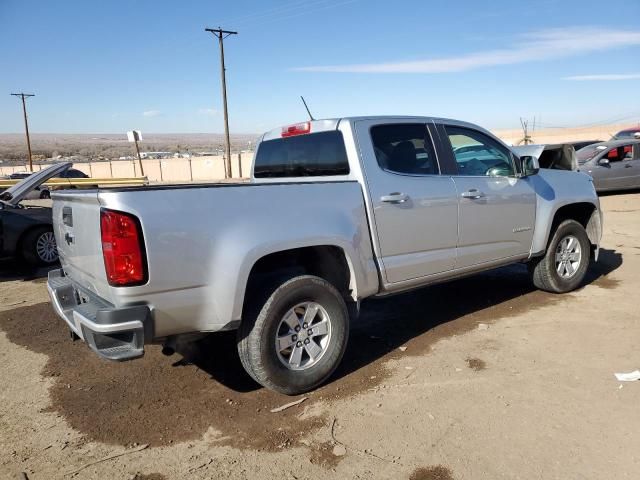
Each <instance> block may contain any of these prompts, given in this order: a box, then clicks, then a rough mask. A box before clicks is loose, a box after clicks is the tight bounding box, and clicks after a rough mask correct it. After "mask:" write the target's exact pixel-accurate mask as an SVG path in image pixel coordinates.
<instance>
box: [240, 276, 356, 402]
mask: <svg viewBox="0 0 640 480" xmlns="http://www.w3.org/2000/svg"><path fill="white" fill-rule="evenodd" d="M261 298H262V300H260V299H261ZM265 298H266V300H265ZM348 337H349V314H348V311H347V307H346V304H345V301H344V299H343V298H342V295H340V293H339V292H338V291H337V290H336V289H335V287H334V286H333V285H331V284H330V283H329V282H327V281H326V280H324V279H322V278H319V277H315V276H311V275H303V276H298V277H295V278H292V279H290V280H287V281H284V282H282V283H280V284H279V285H277V286H276V287H275V288H271V289H266V291H263V294H262V295H261V296H260V295H256V296H255V301H254V302H251V303H250V304H249V305H248V306H247V309H246V315H245V318H243V320H242V323H241V325H240V328H239V330H238V353H239V355H240V359H241V361H242V364H243V366H244V367H245V369H246V370H247V373H249V375H250V376H251V377H253V378H254V379H255V380H256V381H257V382H258V383H260V384H262V385H263V386H265V387H267V388H270V389H272V390H275V391H278V392H280V393H284V394H286V395H297V394H300V393H304V392H307V391H309V390H312V389H313V388H315V387H317V386H318V385H320V384H321V383H322V382H324V381H325V380H326V379H327V378H328V377H329V376H330V375H331V374H332V373H333V372H334V370H335V369H336V367H337V366H338V364H339V363H340V361H341V360H342V356H343V354H344V351H345V349H346V346H347V340H348Z"/></svg>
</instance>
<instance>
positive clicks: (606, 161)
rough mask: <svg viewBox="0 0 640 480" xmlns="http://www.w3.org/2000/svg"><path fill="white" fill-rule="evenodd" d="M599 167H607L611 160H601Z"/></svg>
mask: <svg viewBox="0 0 640 480" xmlns="http://www.w3.org/2000/svg"><path fill="white" fill-rule="evenodd" d="M598 165H602V166H603V167H606V166H608V165H609V159H608V158H601V159H600V160H599V161H598Z"/></svg>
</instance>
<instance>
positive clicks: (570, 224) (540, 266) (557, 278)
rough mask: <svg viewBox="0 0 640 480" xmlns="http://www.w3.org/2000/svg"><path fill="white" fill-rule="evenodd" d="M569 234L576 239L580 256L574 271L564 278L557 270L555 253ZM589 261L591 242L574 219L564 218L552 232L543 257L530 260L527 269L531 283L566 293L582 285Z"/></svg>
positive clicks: (550, 290)
mask: <svg viewBox="0 0 640 480" xmlns="http://www.w3.org/2000/svg"><path fill="white" fill-rule="evenodd" d="M569 236H571V237H573V238H575V239H576V240H577V241H578V243H579V245H580V253H581V256H580V261H579V264H578V266H577V268H575V269H574V273H573V274H571V276H570V277H568V278H566V277H563V276H562V275H560V273H559V272H558V269H557V264H556V253H557V250H558V244H559V243H560V242H561V241H563V240H564V239H566V238H568V237H569ZM590 261H591V243H590V242H589V237H588V236H587V232H586V231H585V229H584V227H583V226H582V225H580V224H579V223H578V222H576V221H575V220H564V221H563V222H562V223H560V225H558V227H557V228H556V230H555V231H554V232H553V236H552V237H551V240H550V241H549V244H548V246H547V251H546V253H545V255H544V257H541V258H539V259H536V260H535V261H533V262H531V263H530V264H529V271H530V272H531V276H532V279H533V284H534V285H535V286H536V287H537V288H539V289H540V290H544V291H546V292H552V293H566V292H570V291H572V290H575V289H576V288H578V287H580V285H582V281H583V280H584V276H585V274H586V273H587V269H588V268H589V262H590Z"/></svg>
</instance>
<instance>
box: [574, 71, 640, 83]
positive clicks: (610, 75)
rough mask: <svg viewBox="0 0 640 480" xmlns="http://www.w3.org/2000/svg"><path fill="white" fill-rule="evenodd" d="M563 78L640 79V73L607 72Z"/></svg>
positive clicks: (579, 79) (584, 79) (581, 79)
mask: <svg viewBox="0 0 640 480" xmlns="http://www.w3.org/2000/svg"><path fill="white" fill-rule="evenodd" d="M563 80H572V81H576V82H588V81H612V80H640V73H605V74H598V75H573V76H571V77H564V78H563Z"/></svg>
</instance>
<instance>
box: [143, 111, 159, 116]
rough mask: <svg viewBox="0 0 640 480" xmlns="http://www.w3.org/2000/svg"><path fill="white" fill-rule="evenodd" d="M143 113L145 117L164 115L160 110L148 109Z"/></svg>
mask: <svg viewBox="0 0 640 480" xmlns="http://www.w3.org/2000/svg"><path fill="white" fill-rule="evenodd" d="M142 115H144V116H145V117H159V116H160V115H162V112H161V111H160V110H146V111H144V112H142Z"/></svg>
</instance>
